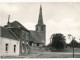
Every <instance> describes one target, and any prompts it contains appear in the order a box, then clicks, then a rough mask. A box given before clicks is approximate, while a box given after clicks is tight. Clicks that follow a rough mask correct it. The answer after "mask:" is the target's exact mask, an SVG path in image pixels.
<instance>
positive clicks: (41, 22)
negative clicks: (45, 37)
mask: <svg viewBox="0 0 80 60" xmlns="http://www.w3.org/2000/svg"><path fill="white" fill-rule="evenodd" d="M38 24H41V25H42V24H43V17H42V6H41V5H40V12H39V18H38Z"/></svg>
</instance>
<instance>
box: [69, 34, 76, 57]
mask: <svg viewBox="0 0 80 60" xmlns="http://www.w3.org/2000/svg"><path fill="white" fill-rule="evenodd" d="M68 37H69V39H70V40H72V46H73V58H74V39H75V37H73V36H72V35H71V34H68ZM70 37H72V39H71V38H70Z"/></svg>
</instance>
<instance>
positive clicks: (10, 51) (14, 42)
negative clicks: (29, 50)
mask: <svg viewBox="0 0 80 60" xmlns="http://www.w3.org/2000/svg"><path fill="white" fill-rule="evenodd" d="M0 38H1V39H0V46H1V49H0V51H1V54H0V56H15V55H19V44H20V41H18V40H13V39H8V38H2V37H0ZM6 43H8V52H6V51H5V44H6ZM14 45H16V52H14Z"/></svg>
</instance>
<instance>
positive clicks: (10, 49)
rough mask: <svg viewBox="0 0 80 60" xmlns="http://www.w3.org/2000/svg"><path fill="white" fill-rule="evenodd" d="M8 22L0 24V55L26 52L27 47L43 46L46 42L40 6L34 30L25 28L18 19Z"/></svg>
mask: <svg viewBox="0 0 80 60" xmlns="http://www.w3.org/2000/svg"><path fill="white" fill-rule="evenodd" d="M9 19H10V15H9V16H8V22H7V25H5V26H0V32H1V35H0V38H1V39H0V47H1V49H0V51H1V54H0V56H6V55H7V56H8V55H10V56H13V55H21V54H26V53H28V50H29V47H30V46H31V47H33V46H36V47H44V46H45V42H46V25H45V24H44V23H43V16H42V7H41V6H40V12H39V18H38V23H37V25H36V26H35V30H28V29H26V28H25V27H24V26H23V25H22V24H21V23H19V22H18V21H13V22H9Z"/></svg>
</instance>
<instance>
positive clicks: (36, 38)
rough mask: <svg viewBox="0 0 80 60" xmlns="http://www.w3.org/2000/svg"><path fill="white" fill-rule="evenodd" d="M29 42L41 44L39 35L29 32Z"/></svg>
mask: <svg viewBox="0 0 80 60" xmlns="http://www.w3.org/2000/svg"><path fill="white" fill-rule="evenodd" d="M30 40H31V41H33V43H43V40H42V37H41V35H40V34H39V33H38V32H36V31H30Z"/></svg>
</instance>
